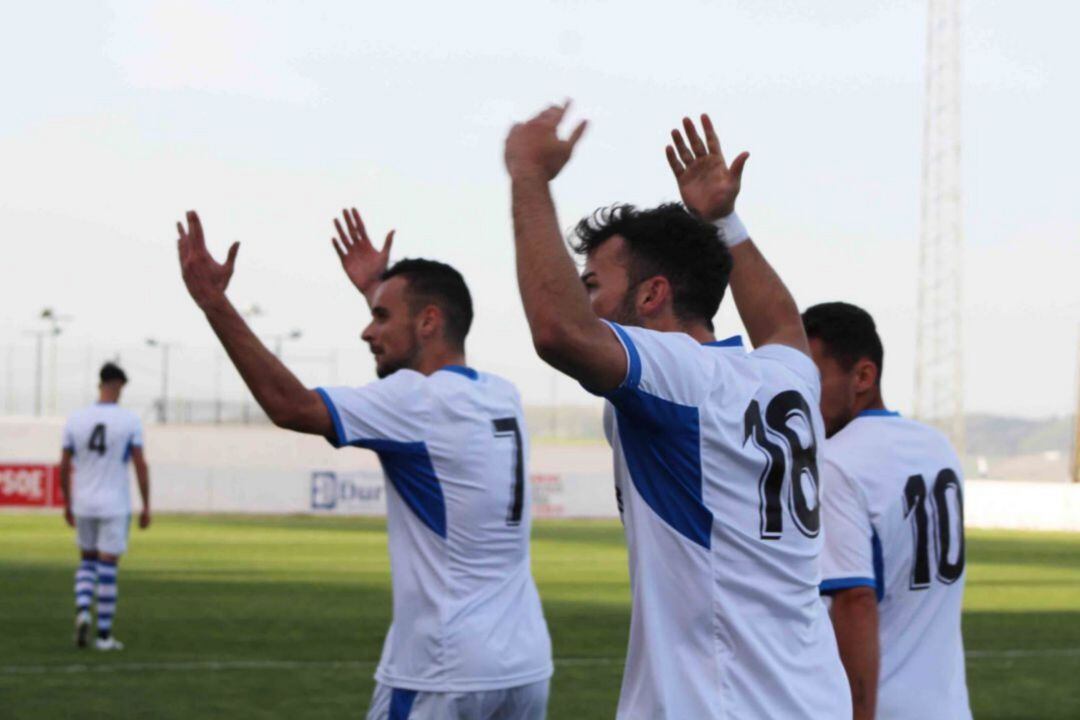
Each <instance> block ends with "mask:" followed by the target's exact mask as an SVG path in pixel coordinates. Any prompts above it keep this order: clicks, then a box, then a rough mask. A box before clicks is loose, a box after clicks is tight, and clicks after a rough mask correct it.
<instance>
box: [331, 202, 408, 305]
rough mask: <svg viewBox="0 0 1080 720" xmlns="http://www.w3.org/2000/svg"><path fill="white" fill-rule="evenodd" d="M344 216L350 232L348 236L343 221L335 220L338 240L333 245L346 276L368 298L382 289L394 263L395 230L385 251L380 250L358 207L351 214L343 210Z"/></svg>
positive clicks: (385, 245) (390, 233) (385, 244)
mask: <svg viewBox="0 0 1080 720" xmlns="http://www.w3.org/2000/svg"><path fill="white" fill-rule="evenodd" d="M341 214H342V215H344V216H345V226H346V227H347V228H348V232H347V233H346V231H345V229H344V228H342V227H341V222H340V221H338V220H334V226H335V227H336V228H337V231H338V237H336V238H331V242H333V244H334V250H335V251H337V254H338V258H339V259H340V260H341V267H342V268H343V269H344V270H345V274H346V275H348V276H349V280H351V281H352V284H353V285H355V286H356V289H357V290H359V291H360V292H361V293H363V294H364V296H365V297H367V296H368V295H369V294H370V293H371V292H373V291H374V290H375V288H376V287H377V286H378V284H379V281H380V279H381V278H382V275H383V273H384V272H386V268H387V266H388V265H389V264H390V248H391V247H392V246H393V244H394V231H393V230H391V231H390V232H389V233H387V235H386V241H385V242H384V243H383V246H382V250H376V249H375V246H374V245H372V244H371V240H370V239H369V238H368V234H367V230H365V229H364V223H363V221H362V220H361V219H360V213H359V212H357V211H356V208H353V209H352V210H351V211H350V210H342V211H341ZM339 240H340V242H339Z"/></svg>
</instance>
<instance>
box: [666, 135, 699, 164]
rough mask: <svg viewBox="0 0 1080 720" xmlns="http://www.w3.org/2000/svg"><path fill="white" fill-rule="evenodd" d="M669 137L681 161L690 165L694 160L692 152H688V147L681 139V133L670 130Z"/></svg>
mask: <svg viewBox="0 0 1080 720" xmlns="http://www.w3.org/2000/svg"><path fill="white" fill-rule="evenodd" d="M671 139H672V140H673V141H674V142H675V149H676V150H677V151H678V153H679V158H680V159H681V160H682V161H683V164H684V165H690V164H691V163H693V162H694V153H692V152H690V148H688V147H686V142H685V141H684V140H683V137H682V133H680V132H679V131H678V130H672V131H671Z"/></svg>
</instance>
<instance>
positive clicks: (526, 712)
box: [367, 680, 551, 720]
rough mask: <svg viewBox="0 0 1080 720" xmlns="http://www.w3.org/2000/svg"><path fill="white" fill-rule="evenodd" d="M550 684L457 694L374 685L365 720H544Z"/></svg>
mask: <svg viewBox="0 0 1080 720" xmlns="http://www.w3.org/2000/svg"><path fill="white" fill-rule="evenodd" d="M550 682H551V681H550V680H541V681H540V682H535V683H531V684H529V685H520V686H518V687H512V688H504V689H501V690H480V691H477V692H460V693H446V692H424V691H417V690H398V689H395V688H391V687H388V686H386V685H383V684H382V683H375V692H374V693H373V694H372V696H371V709H370V710H368V714H367V720H544V718H545V717H546V716H547V701H548V685H549V684H550Z"/></svg>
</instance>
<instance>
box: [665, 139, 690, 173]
mask: <svg viewBox="0 0 1080 720" xmlns="http://www.w3.org/2000/svg"><path fill="white" fill-rule="evenodd" d="M665 150H666V154H667V164H668V166H670V167H671V172H673V173H675V177H676V178H678V177H679V176H680V175H682V174H683V173H684V172H686V168H685V167H683V164H682V163H681V162H679V156H678V155H676V154H675V148H673V147H671V146H670V145H668V146H667V148H665Z"/></svg>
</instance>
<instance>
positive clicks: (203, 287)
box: [176, 210, 240, 310]
mask: <svg viewBox="0 0 1080 720" xmlns="http://www.w3.org/2000/svg"><path fill="white" fill-rule="evenodd" d="M187 222H188V227H187V230H185V229H184V224H183V223H179V222H178V223H176V229H177V230H178V231H179V232H180V239H179V240H178V241H177V244H176V245H177V249H178V250H179V251H180V271H181V273H182V274H183V276H184V284H185V285H186V286H187V289H188V292H189V293H190V294H191V297H192V298H193V299H194V300H195V304H196V305H198V306H199V307H200V308H202V309H203V310H206V309H207V308H209V307H211V306H212V305H214V304H215V303H218V302H220V301H222V300H224V299H225V289H226V288H228V287H229V280H230V279H231V278H232V274H233V266H234V265H235V264H236V253H237V252H239V250H240V243H239V242H234V243H233V244H232V247H230V248H229V253H228V255H227V256H226V257H225V262H224V263H219V262H218V261H216V260H214V258H213V257H212V256H211V255H210V251H208V250H207V249H206V241H205V240H204V239H203V229H202V223H200V222H199V216H198V215H197V214H196V213H195V211H194V210H189V211H188V213H187Z"/></svg>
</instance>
